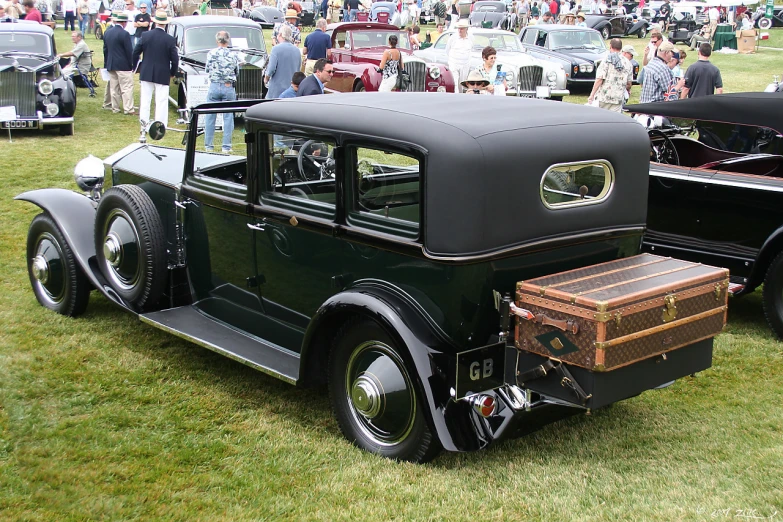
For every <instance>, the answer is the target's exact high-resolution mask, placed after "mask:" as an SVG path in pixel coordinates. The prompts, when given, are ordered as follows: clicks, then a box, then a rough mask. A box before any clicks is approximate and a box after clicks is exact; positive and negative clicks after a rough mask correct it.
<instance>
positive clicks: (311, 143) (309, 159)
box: [296, 140, 334, 181]
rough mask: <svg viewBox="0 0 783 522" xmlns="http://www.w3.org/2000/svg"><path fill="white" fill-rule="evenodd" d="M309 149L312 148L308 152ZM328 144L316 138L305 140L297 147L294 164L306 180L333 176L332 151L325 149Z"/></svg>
mask: <svg viewBox="0 0 783 522" xmlns="http://www.w3.org/2000/svg"><path fill="white" fill-rule="evenodd" d="M309 149H312V150H310V151H309V152H308V150H309ZM326 150H328V146H327V145H326V144H324V143H323V142H320V141H317V140H307V141H306V142H304V143H303V144H302V146H301V147H299V153H298V155H297V157H296V165H297V167H299V172H300V173H301V174H302V177H303V178H304V179H306V180H309V181H313V180H316V179H327V178H333V177H334V158H333V157H332V153H331V152H329V153H328V154H327V153H325V151H326Z"/></svg>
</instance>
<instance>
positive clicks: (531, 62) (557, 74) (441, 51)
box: [413, 27, 570, 99]
mask: <svg viewBox="0 0 783 522" xmlns="http://www.w3.org/2000/svg"><path fill="white" fill-rule="evenodd" d="M454 34H456V31H454V30H449V31H446V32H444V33H443V34H441V35H440V37H439V38H438V39H437V41H435V43H434V44H433V45H432V46H431V47H428V48H427V49H421V50H418V51H414V52H413V54H414V55H415V56H419V57H420V58H422V59H424V60H426V61H427V62H430V63H442V64H446V65H448V57H447V56H446V43H448V41H449V38H451V36H452V35H454ZM468 36H470V38H471V39H472V40H473V44H474V45H473V53H472V54H471V57H470V65H471V67H472V68H478V67H480V66H481V65H482V59H481V51H482V49H484V48H485V47H486V46H488V45H491V46H492V47H494V48H495V49H496V50H497V52H498V55H497V56H498V57H497V64H498V65H500V70H501V71H503V72H505V73H506V81H507V83H508V92H507V94H508V95H509V96H535V97H539V98H552V99H562V98H563V96H567V95H568V94H570V93H569V91H568V89H566V73H565V70H563V67H562V66H561V65H559V64H553V63H551V62H548V61H546V60H542V59H540V58H535V57H533V56H531V55H530V54H529V53H528V52H527V51H526V50H525V48H524V47H523V46H522V45H521V44H520V43H519V39H518V37H517V35H516V34H514V33H512V32H511V31H502V30H499V29H481V28H478V27H471V28H470V29H468Z"/></svg>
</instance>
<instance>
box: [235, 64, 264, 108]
mask: <svg viewBox="0 0 783 522" xmlns="http://www.w3.org/2000/svg"><path fill="white" fill-rule="evenodd" d="M263 86H264V71H263V70H262V69H259V68H257V67H246V68H242V69H240V70H239V75H238V76H237V88H236V91H237V99H238V100H255V99H259V98H263V91H262V89H263Z"/></svg>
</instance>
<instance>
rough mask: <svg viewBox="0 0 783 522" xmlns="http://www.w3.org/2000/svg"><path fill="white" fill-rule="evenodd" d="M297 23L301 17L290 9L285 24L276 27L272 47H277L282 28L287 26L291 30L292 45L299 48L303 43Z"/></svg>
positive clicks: (286, 14) (273, 32) (286, 13)
mask: <svg viewBox="0 0 783 522" xmlns="http://www.w3.org/2000/svg"><path fill="white" fill-rule="evenodd" d="M297 21H299V17H298V16H297V15H296V10H295V9H288V10H287V11H286V12H285V22H283V23H279V24H277V25H275V29H274V31H272V45H273V46H274V45H277V35H278V33H280V28H281V27H283V26H284V25H285V26H288V27H290V28H291V43H292V44H294V45H296V46H297V47H298V46H299V44H301V43H302V32H301V31H300V30H299V28H298V27H297V26H296V22H297Z"/></svg>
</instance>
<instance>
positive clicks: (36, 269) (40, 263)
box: [31, 254, 49, 285]
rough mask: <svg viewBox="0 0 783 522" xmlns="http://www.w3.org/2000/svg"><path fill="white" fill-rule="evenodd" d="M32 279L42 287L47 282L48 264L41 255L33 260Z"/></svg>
mask: <svg viewBox="0 0 783 522" xmlns="http://www.w3.org/2000/svg"><path fill="white" fill-rule="evenodd" d="M31 268H32V271H33V277H35V279H36V280H37V281H39V282H40V283H41V284H42V285H45V284H46V283H48V282H49V263H48V262H47V261H46V258H45V257H43V256H42V255H40V254H39V255H37V256H35V257H34V258H33V263H32V267H31Z"/></svg>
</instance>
